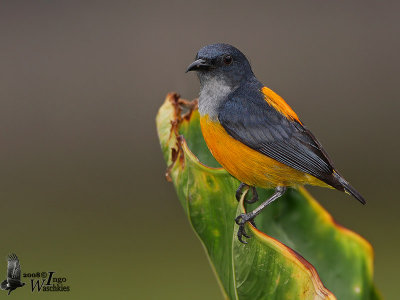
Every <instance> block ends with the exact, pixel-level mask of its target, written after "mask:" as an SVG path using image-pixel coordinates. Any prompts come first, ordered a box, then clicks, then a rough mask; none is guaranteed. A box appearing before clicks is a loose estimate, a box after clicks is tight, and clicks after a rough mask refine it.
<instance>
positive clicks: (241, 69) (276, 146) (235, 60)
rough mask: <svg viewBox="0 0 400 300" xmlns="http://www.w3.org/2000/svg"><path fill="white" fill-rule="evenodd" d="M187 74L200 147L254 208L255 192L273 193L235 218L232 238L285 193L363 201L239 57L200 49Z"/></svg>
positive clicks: (222, 48) (217, 47)
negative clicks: (328, 192)
mask: <svg viewBox="0 0 400 300" xmlns="http://www.w3.org/2000/svg"><path fill="white" fill-rule="evenodd" d="M189 71H194V72H196V73H197V77H198V79H199V81H200V93H199V99H198V110H199V113H200V127H201V131H202V134H203V137H204V140H205V142H206V144H207V146H208V148H209V150H210V152H211V154H212V155H213V156H214V158H215V159H216V160H217V161H218V163H219V164H220V165H221V166H222V167H223V168H224V169H225V170H226V171H227V172H228V173H230V174H231V175H232V176H233V177H235V178H236V179H238V180H239V181H240V182H241V183H240V185H239V187H238V189H237V191H236V198H237V200H238V201H239V200H240V197H241V195H242V194H243V192H244V190H250V191H251V194H252V197H251V199H249V200H248V201H247V202H249V203H254V202H256V201H258V195H257V190H256V187H260V188H270V189H271V188H273V189H274V193H273V194H272V196H271V197H269V198H268V199H266V200H265V201H264V202H262V203H261V204H260V205H259V206H258V207H257V208H256V209H254V210H253V211H251V212H248V213H242V214H240V215H238V216H237V217H236V219H235V222H236V223H237V224H238V225H239V227H238V231H237V237H238V239H239V241H240V242H242V243H244V244H247V241H246V240H244V239H243V237H246V238H249V237H250V236H249V235H248V234H247V233H246V231H245V224H246V223H247V222H250V223H251V224H252V225H254V226H255V222H254V219H255V217H256V216H257V215H258V214H260V213H261V211H262V210H263V209H264V208H265V207H267V206H268V205H269V204H270V203H272V202H273V201H275V200H276V199H278V198H280V197H281V196H282V195H283V194H284V193H285V191H286V190H287V189H288V188H289V187H298V186H302V185H314V186H321V187H328V188H333V189H337V190H339V191H343V192H346V193H347V194H350V195H352V196H353V197H355V198H356V199H357V200H358V201H360V202H361V203H362V204H365V203H366V201H365V199H364V198H363V196H361V194H360V193H359V192H357V190H356V189H355V188H353V187H352V186H351V185H350V183H349V182H347V181H346V180H345V179H344V177H343V176H342V175H340V173H339V172H338V171H337V170H336V168H335V167H334V165H333V162H332V160H331V159H330V158H329V156H328V154H327V153H326V151H325V150H324V149H323V147H322V145H321V143H320V142H319V141H318V140H317V139H316V138H315V136H314V135H313V134H312V133H311V131H310V130H309V129H307V127H306V126H305V125H304V124H303V122H302V121H301V120H300V118H299V117H298V116H297V114H296V113H295V112H294V110H293V109H292V108H291V107H290V106H289V105H288V104H287V103H286V102H285V100H284V99H283V98H282V97H280V96H279V95H278V94H277V93H275V92H274V91H272V90H271V89H269V88H268V87H266V86H265V85H263V84H262V83H261V82H260V81H259V80H258V79H257V78H256V76H255V75H254V73H253V71H252V68H251V65H250V63H249V61H248V59H247V58H246V56H245V55H244V54H243V53H242V52H241V51H240V50H238V49H237V48H235V47H234V46H232V45H229V44H223V43H217V44H210V45H207V46H205V47H203V48H201V49H200V50H199V51H198V52H197V55H196V57H195V60H194V61H193V62H192V63H191V64H190V65H189V66H188V67H187V70H186V73H187V72H189Z"/></svg>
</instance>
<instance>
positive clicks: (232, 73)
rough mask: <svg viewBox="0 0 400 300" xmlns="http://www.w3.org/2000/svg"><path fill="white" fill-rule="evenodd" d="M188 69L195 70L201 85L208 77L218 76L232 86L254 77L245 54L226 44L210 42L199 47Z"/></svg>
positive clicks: (214, 77)
mask: <svg viewBox="0 0 400 300" xmlns="http://www.w3.org/2000/svg"><path fill="white" fill-rule="evenodd" d="M189 71H196V72H197V75H198V77H199V79H200V84H201V85H204V84H205V82H206V81H207V80H209V79H216V78H218V79H219V80H223V81H224V82H226V84H228V85H230V86H232V87H233V86H237V85H239V84H240V83H241V82H243V81H245V80H249V79H250V78H253V77H254V75H253V72H252V70H251V66H250V63H249V61H248V60H247V58H246V56H244V54H243V53H242V52H240V51H239V50H238V49H236V48H235V47H233V46H231V45H228V44H211V45H208V46H205V47H203V48H201V49H200V50H199V52H198V53H197V55H196V60H195V61H194V62H193V63H191V64H190V65H189V67H188V68H187V70H186V72H189Z"/></svg>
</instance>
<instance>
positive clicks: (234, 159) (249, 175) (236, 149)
mask: <svg viewBox="0 0 400 300" xmlns="http://www.w3.org/2000/svg"><path fill="white" fill-rule="evenodd" d="M200 125H201V131H202V132H203V136H204V139H205V141H206V143H207V146H208V148H209V149H210V151H211V153H212V155H213V156H214V157H215V159H216V160H217V161H218V162H219V163H220V164H221V165H222V166H223V167H224V169H225V170H227V171H228V172H229V173H230V174H231V175H232V176H234V177H235V178H237V179H238V180H240V181H241V182H244V183H247V184H249V185H251V186H258V187H262V188H271V187H276V186H277V185H284V186H297V185H304V184H311V185H317V186H324V187H328V185H327V184H325V183H324V182H322V181H320V180H319V179H317V178H315V177H314V176H311V175H309V174H306V173H303V172H301V171H298V170H296V169H293V168H291V167H289V166H287V165H285V164H282V163H280V162H278V161H276V160H274V159H272V158H270V157H268V156H266V155H264V154H262V153H260V152H258V151H256V150H253V149H251V148H250V147H247V146H246V145H245V144H243V143H241V142H240V141H238V140H236V139H234V138H233V137H231V136H230V135H229V134H228V133H227V132H226V131H225V129H224V128H223V127H222V126H221V124H219V123H218V122H215V121H213V120H210V119H209V117H208V116H207V115H206V116H202V117H201V118H200Z"/></svg>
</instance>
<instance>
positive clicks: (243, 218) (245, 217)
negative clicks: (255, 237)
mask: <svg viewBox="0 0 400 300" xmlns="http://www.w3.org/2000/svg"><path fill="white" fill-rule="evenodd" d="M254 218H255V215H254V214H252V213H248V214H240V215H238V216H237V217H236V219H235V222H236V224H238V225H239V229H238V232H237V237H238V240H239V241H240V242H241V243H243V244H247V242H246V241H244V240H243V237H246V238H250V236H249V235H248V234H247V233H246V230H245V225H246V223H247V222H249V223H250V224H251V225H253V226H254V227H256V224H255V223H254ZM256 228H257V227H256Z"/></svg>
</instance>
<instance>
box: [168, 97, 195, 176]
mask: <svg viewBox="0 0 400 300" xmlns="http://www.w3.org/2000/svg"><path fill="white" fill-rule="evenodd" d="M168 100H169V101H170V102H171V103H172V105H173V107H174V117H173V120H171V130H170V136H169V138H170V139H171V138H172V137H173V136H174V137H175V138H176V148H174V147H172V148H171V161H172V162H171V164H170V165H169V166H168V168H167V170H166V172H165V178H166V179H167V180H168V181H170V182H171V181H172V178H171V170H172V168H173V167H174V165H175V162H176V161H177V159H178V158H179V162H180V163H181V165H182V167H184V154H183V151H182V141H183V137H182V136H180V135H179V126H180V125H181V123H182V122H183V121H190V118H191V116H192V112H193V111H194V110H196V109H197V106H198V100H197V99H195V100H193V101H189V100H186V99H182V98H180V95H179V94H178V93H169V94H168Z"/></svg>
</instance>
